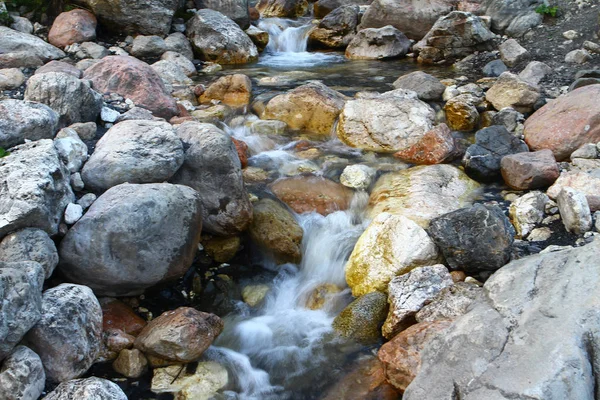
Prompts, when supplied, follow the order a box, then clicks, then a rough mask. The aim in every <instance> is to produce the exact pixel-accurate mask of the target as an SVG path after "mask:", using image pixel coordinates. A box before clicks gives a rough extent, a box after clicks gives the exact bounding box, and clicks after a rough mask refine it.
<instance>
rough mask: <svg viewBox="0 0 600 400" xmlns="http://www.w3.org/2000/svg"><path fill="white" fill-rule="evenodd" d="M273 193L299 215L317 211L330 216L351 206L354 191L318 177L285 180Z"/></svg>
mask: <svg viewBox="0 0 600 400" xmlns="http://www.w3.org/2000/svg"><path fill="white" fill-rule="evenodd" d="M270 188H271V191H272V192H273V193H274V194H275V196H277V197H278V198H279V199H280V200H281V201H283V202H284V203H285V204H287V205H288V206H289V207H290V208H291V209H292V210H294V211H295V212H297V213H298V214H301V213H304V212H312V211H316V212H318V213H319V214H321V215H328V214H331V213H332V212H335V211H339V210H346V209H347V208H348V207H349V206H350V200H351V198H352V191H351V190H350V189H348V188H346V187H344V186H343V185H340V184H339V183H336V182H333V181H331V180H329V179H326V178H322V177H318V176H313V175H309V176H296V177H293V178H283V179H280V180H278V181H276V182H275V183H273V184H272V185H271V186H270Z"/></svg>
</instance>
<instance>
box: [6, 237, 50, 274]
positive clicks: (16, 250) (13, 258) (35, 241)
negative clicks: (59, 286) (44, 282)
mask: <svg viewBox="0 0 600 400" xmlns="http://www.w3.org/2000/svg"><path fill="white" fill-rule="evenodd" d="M18 261H35V262H38V263H40V265H41V266H42V267H43V268H44V272H45V277H46V279H47V278H49V277H50V275H52V272H54V269H55V268H56V266H57V265H58V252H57V251H56V245H55V244H54V242H53V241H52V239H50V237H49V236H48V234H47V233H46V232H44V231H42V230H41V229H35V228H26V229H22V230H19V231H16V232H13V233H11V234H9V235H6V236H5V237H4V238H3V239H2V241H1V242H0V262H18Z"/></svg>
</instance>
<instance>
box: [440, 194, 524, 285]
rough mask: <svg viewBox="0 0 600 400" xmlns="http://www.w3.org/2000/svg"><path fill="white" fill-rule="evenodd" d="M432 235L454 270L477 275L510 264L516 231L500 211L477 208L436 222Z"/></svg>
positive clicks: (464, 209) (442, 217)
mask: <svg viewBox="0 0 600 400" xmlns="http://www.w3.org/2000/svg"><path fill="white" fill-rule="evenodd" d="M429 234H430V236H431V237H432V238H433V240H434V242H435V244H436V245H437V246H438V247H439V248H440V250H441V251H442V254H443V255H444V257H445V258H446V262H447V263H448V265H449V266H450V267H451V268H452V269H458V270H462V271H465V272H467V273H468V274H474V273H478V272H483V271H495V270H497V269H499V268H501V267H502V266H503V265H505V264H506V263H507V262H508V261H509V260H510V252H511V246H512V244H513V241H514V236H515V230H514V228H513V226H512V225H511V223H510V221H509V219H508V218H507V217H506V216H505V215H504V213H503V212H502V210H501V209H500V207H498V206H484V205H481V204H475V205H474V206H472V207H468V208H462V209H460V210H456V211H453V212H451V213H448V214H445V215H442V216H441V217H438V218H435V219H433V220H432V221H431V224H430V225H429Z"/></svg>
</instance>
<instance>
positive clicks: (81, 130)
mask: <svg viewBox="0 0 600 400" xmlns="http://www.w3.org/2000/svg"><path fill="white" fill-rule="evenodd" d="M69 128H71V129H73V130H74V131H75V132H76V133H77V136H79V137H80V138H81V139H83V140H92V139H94V138H95V137H96V132H97V130H98V127H97V126H96V123H95V122H83V123H81V122H78V123H76V124H73V125H71V126H69Z"/></svg>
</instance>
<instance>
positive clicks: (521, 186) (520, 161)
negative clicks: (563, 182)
mask: <svg viewBox="0 0 600 400" xmlns="http://www.w3.org/2000/svg"><path fill="white" fill-rule="evenodd" d="M500 172H501V173H502V178H504V182H506V184H507V185H508V186H510V187H511V188H513V189H516V190H529V189H538V188H543V187H548V186H550V185H552V184H553V183H554V181H555V180H556V179H557V178H558V176H559V175H560V171H559V170H558V165H557V164H556V159H555V158H554V155H553V154H552V151H550V150H540V151H535V152H532V153H517V154H510V155H508V156H504V157H502V161H500Z"/></svg>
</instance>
